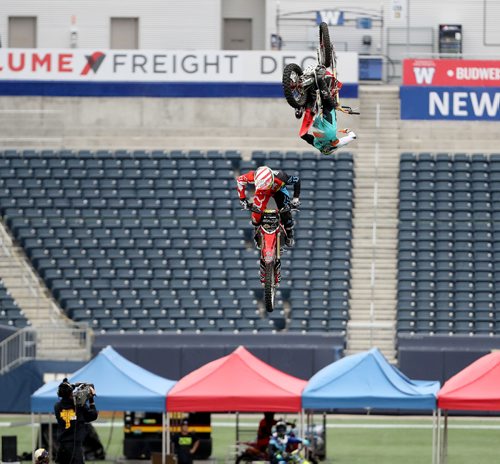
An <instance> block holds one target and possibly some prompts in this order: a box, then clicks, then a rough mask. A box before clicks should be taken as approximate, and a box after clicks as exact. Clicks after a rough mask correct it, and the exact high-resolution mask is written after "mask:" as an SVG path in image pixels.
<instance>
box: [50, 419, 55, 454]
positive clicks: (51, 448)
mask: <svg viewBox="0 0 500 464" xmlns="http://www.w3.org/2000/svg"><path fill="white" fill-rule="evenodd" d="M53 449H54V443H53V441H52V419H51V417H50V416H49V456H52V450H53Z"/></svg>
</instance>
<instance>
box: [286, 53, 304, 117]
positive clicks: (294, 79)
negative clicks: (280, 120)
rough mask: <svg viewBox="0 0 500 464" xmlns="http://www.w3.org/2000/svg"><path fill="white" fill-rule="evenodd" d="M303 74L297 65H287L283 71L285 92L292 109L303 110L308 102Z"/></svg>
mask: <svg viewBox="0 0 500 464" xmlns="http://www.w3.org/2000/svg"><path fill="white" fill-rule="evenodd" d="M302 73H303V71H302V68H301V67H300V66H299V65H298V64H295V63H290V64H287V65H286V66H285V69H284V70H283V81H282V82H283V92H284V94H285V98H286V101H287V102H288V104H289V105H290V106H291V107H292V108H297V109H299V108H302V107H303V106H304V105H305V104H306V101H307V92H306V91H305V90H304V88H303V87H302V82H301V76H302Z"/></svg>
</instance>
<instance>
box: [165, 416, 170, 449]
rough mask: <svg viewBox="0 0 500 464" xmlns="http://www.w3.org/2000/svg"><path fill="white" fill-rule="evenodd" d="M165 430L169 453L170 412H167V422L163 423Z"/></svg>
mask: <svg viewBox="0 0 500 464" xmlns="http://www.w3.org/2000/svg"><path fill="white" fill-rule="evenodd" d="M165 427H166V430H167V454H170V413H168V412H167V423H166V425H165Z"/></svg>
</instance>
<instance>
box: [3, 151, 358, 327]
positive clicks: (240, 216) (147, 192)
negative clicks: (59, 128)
mask: <svg viewBox="0 0 500 464" xmlns="http://www.w3.org/2000/svg"><path fill="white" fill-rule="evenodd" d="M262 163H266V164H269V165H270V166H271V167H273V168H277V169H279V168H282V169H285V170H289V171H290V172H297V173H298V174H300V176H301V179H302V195H301V198H302V207H301V211H300V213H299V214H298V215H297V216H296V220H297V228H296V231H297V232H296V237H297V240H296V247H295V248H294V249H293V251H291V252H287V253H285V255H284V257H283V260H282V284H281V290H280V291H279V292H278V298H277V302H276V303H277V307H278V308H277V310H276V311H275V312H274V313H273V314H272V315H270V317H265V318H264V317H262V316H263V315H262V311H261V309H260V308H261V304H260V300H261V299H262V288H261V286H260V283H259V280H258V251H257V250H255V249H254V248H253V245H252V240H251V237H252V228H251V227H250V223H249V214H248V212H245V211H241V210H240V209H239V203H238V201H237V197H236V191H235V177H236V176H237V175H238V174H239V172H243V171H245V170H247V169H253V168H255V167H256V166H258V165H260V164H262ZM352 191H353V163H352V156H351V155H350V154H340V155H338V156H337V157H336V158H335V159H334V158H327V157H319V156H318V155H316V154H313V153H304V154H300V153H295V152H288V153H286V154H284V153H281V152H269V153H267V152H255V153H254V154H253V156H252V159H251V160H249V161H244V160H242V159H241V156H240V154H239V153H238V152H236V151H226V152H219V151H208V152H201V151H191V152H182V151H172V152H167V153H165V152H163V151H153V152H146V151H134V152H127V151H116V152H108V151H97V152H90V151H80V152H72V151H59V152H53V151H42V152H37V151H24V152H16V151H13V150H12V151H5V152H3V153H2V154H1V155H0V210H1V214H2V216H3V219H4V221H5V223H6V225H7V226H8V227H9V229H10V231H11V233H12V234H13V236H14V237H15V239H16V240H17V241H18V242H19V244H21V245H22V246H23V248H24V250H25V252H26V254H27V256H28V257H29V258H30V260H31V262H32V264H33V266H34V268H35V269H36V270H37V271H38V273H39V274H40V276H41V277H42V278H43V279H44V281H45V282H46V284H47V287H48V288H49V289H50V290H51V292H52V294H53V296H54V298H55V299H56V300H57V301H58V302H59V304H60V306H61V307H62V308H63V310H64V311H65V312H66V313H67V315H68V316H69V317H71V318H72V319H74V320H76V321H89V323H90V325H91V326H92V327H93V328H94V329H96V330H98V331H100V332H113V331H122V332H123V331H176V332H184V331H199V332H206V331H251V332H255V331H259V332H260V331H270V330H282V329H286V330H288V331H300V332H305V331H343V330H344V329H345V325H346V321H347V318H348V299H349V277H350V248H351V229H352V218H351V217H352Z"/></svg>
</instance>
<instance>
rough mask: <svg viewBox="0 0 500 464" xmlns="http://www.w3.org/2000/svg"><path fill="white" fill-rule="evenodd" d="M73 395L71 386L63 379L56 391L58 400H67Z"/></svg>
mask: <svg viewBox="0 0 500 464" xmlns="http://www.w3.org/2000/svg"><path fill="white" fill-rule="evenodd" d="M72 393H73V385H71V384H70V383H69V382H68V379H66V378H65V379H63V381H62V382H61V383H60V384H59V388H58V389H57V396H59V397H60V398H69V397H71V394H72Z"/></svg>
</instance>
